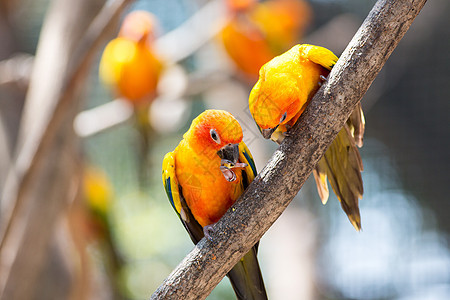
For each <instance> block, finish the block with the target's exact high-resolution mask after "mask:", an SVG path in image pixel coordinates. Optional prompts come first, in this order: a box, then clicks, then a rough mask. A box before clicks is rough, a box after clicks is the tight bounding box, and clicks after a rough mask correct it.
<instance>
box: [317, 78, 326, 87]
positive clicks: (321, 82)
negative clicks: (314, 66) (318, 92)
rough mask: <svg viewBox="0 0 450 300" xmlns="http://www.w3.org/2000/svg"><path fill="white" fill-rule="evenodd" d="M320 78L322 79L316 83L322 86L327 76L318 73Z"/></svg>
mask: <svg viewBox="0 0 450 300" xmlns="http://www.w3.org/2000/svg"><path fill="white" fill-rule="evenodd" d="M320 80H322V81H319V82H318V83H317V84H319V86H322V84H323V83H324V82H325V81H327V78H326V77H325V76H323V75H320Z"/></svg>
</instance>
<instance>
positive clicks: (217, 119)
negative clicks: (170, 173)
mask: <svg viewBox="0 0 450 300" xmlns="http://www.w3.org/2000/svg"><path fill="white" fill-rule="evenodd" d="M242 138H243V134H242V128H241V126H240V125H239V122H238V121H237V120H236V119H235V118H234V117H233V115H231V114H230V113H229V112H226V111H223V110H206V111H204V112H203V113H201V114H200V115H199V116H198V117H197V118H195V119H194V120H193V121H192V124H191V127H190V128H189V130H188V131H187V132H186V133H185V135H184V139H185V140H186V141H188V143H189V146H190V147H192V148H193V149H194V151H195V152H197V153H198V154H202V155H204V156H205V157H206V158H207V159H209V160H210V161H211V162H213V163H214V162H215V161H217V162H218V165H217V166H218V167H219V168H220V170H221V171H222V173H223V175H224V176H225V178H226V179H227V180H228V181H234V180H236V175H235V173H234V172H233V171H232V169H233V168H243V167H246V166H247V165H246V164H244V163H240V162H239V143H240V142H242Z"/></svg>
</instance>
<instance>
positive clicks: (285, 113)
mask: <svg viewBox="0 0 450 300" xmlns="http://www.w3.org/2000/svg"><path fill="white" fill-rule="evenodd" d="M286 117H287V111H285V112H284V114H283V115H282V116H281V118H280V124H281V123H283V122H284V120H286Z"/></svg>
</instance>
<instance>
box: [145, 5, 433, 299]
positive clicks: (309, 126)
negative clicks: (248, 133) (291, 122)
mask: <svg viewBox="0 0 450 300" xmlns="http://www.w3.org/2000/svg"><path fill="white" fill-rule="evenodd" d="M425 2H426V0H403V1H395V0H379V1H378V2H377V3H376V5H375V6H374V8H373V9H372V11H371V12H370V14H369V15H368V17H367V18H366V20H365V21H364V23H363V24H362V25H361V27H360V29H359V30H358V32H357V33H356V34H355V36H354V37H353V39H352V41H351V42H350V44H349V45H348V46H347V48H346V49H345V51H344V53H343V54H342V56H341V58H340V59H339V61H338V62H337V64H336V65H335V67H334V68H333V70H332V72H331V73H330V76H329V79H328V81H327V82H326V83H325V84H324V85H323V86H322V88H321V89H320V90H319V91H318V92H317V94H316V95H315V96H314V98H313V99H312V101H311V103H310V104H309V106H308V107H307V109H306V111H305V112H304V113H303V115H302V116H301V117H300V119H299V121H298V124H297V125H296V126H295V127H294V128H293V129H292V131H291V137H289V138H286V139H285V142H284V143H283V144H282V145H281V146H280V148H279V149H278V150H277V151H275V153H274V155H273V156H272V158H271V159H270V160H269V162H268V164H267V165H266V167H265V168H264V169H263V170H262V171H261V173H260V174H259V175H258V176H257V177H256V178H255V180H254V181H253V183H252V184H251V185H250V186H249V188H248V189H247V190H246V192H245V193H244V194H243V195H242V196H241V198H240V199H239V200H238V201H237V202H236V203H235V205H234V206H233V207H232V209H230V210H229V211H228V212H227V213H226V214H225V216H224V217H223V218H222V219H221V220H220V221H219V222H218V223H217V224H216V225H215V226H214V229H215V230H214V233H213V234H211V237H212V241H209V240H206V239H202V240H201V241H200V242H199V243H198V244H197V245H196V247H195V248H194V249H193V250H192V251H191V253H189V254H188V255H187V256H186V257H185V258H184V260H183V261H182V262H181V263H180V264H179V265H178V267H177V268H176V269H175V270H174V271H173V272H172V273H171V274H170V275H169V277H168V278H166V280H165V281H164V282H163V284H162V285H161V286H160V287H159V288H158V289H157V290H156V291H155V293H154V294H153V295H152V297H151V299H203V298H206V296H207V295H209V293H210V292H211V291H212V289H213V288H214V287H215V286H216V285H217V284H218V283H219V282H220V280H221V279H222V278H223V277H224V276H225V274H226V273H227V272H228V271H229V270H230V269H231V268H232V267H233V265H234V264H236V262H237V261H238V260H239V259H240V258H241V257H242V256H243V255H244V254H245V253H246V252H247V251H248V250H249V249H250V248H251V247H252V246H253V245H254V244H255V243H256V242H257V241H258V240H259V239H260V238H261V237H262V236H263V234H264V233H265V232H266V231H267V230H268V229H269V227H270V226H271V225H272V224H273V223H274V222H275V220H276V219H277V218H278V217H279V216H280V215H281V213H282V212H283V211H284V209H285V208H286V207H287V205H288V204H289V203H290V202H291V200H292V199H293V198H294V196H295V195H296V194H297V193H298V191H299V190H300V188H301V187H302V185H303V184H304V182H305V181H306V179H307V178H308V176H309V175H310V174H311V171H312V169H313V167H314V166H315V165H316V164H317V162H318V161H319V159H320V158H321V157H322V155H323V154H324V153H325V151H326V149H327V147H328V146H329V145H330V143H331V142H332V140H333V139H334V138H335V137H336V135H337V133H338V132H339V130H340V129H341V128H342V126H343V125H344V123H345V121H346V120H347V119H348V117H349V116H350V114H351V112H352V111H353V109H354V107H355V106H356V104H357V103H358V102H359V101H360V100H361V98H362V96H363V95H364V94H365V92H366V91H367V89H368V88H369V86H370V85H371V83H372V81H373V80H374V79H375V77H376V75H377V74H378V72H379V71H380V70H381V68H382V67H383V65H384V64H385V62H386V60H387V59H388V57H389V56H390V54H391V53H392V51H393V50H394V49H395V47H396V46H397V44H398V42H399V41H400V40H401V38H402V37H403V35H404V34H405V33H406V31H407V30H408V28H409V27H410V25H411V23H412V22H413V20H414V18H415V17H416V16H417V14H418V13H419V11H420V10H421V8H422V7H423V5H424V4H425Z"/></svg>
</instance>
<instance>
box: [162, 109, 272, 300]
mask: <svg viewBox="0 0 450 300" xmlns="http://www.w3.org/2000/svg"><path fill="white" fill-rule="evenodd" d="M255 176H256V168H255V163H254V161H253V158H252V155H251V154H250V151H249V150H248V148H247V146H246V145H245V144H244V142H243V141H242V129H241V126H240V125H239V123H238V121H237V120H236V119H235V118H234V117H233V116H232V115H231V114H230V113H228V112H226V111H223V110H206V111H205V112H203V113H202V114H200V115H199V116H198V117H197V118H195V119H194V120H193V121H192V124H191V127H190V128H189V130H188V131H187V132H186V133H185V134H184V136H183V140H182V141H181V142H180V143H179V144H178V146H177V147H176V148H175V150H174V151H173V152H169V153H167V154H166V156H165V157H164V161H163V166H162V180H163V183H164V188H165V190H166V193H167V196H168V198H169V201H170V204H171V205H172V206H173V208H174V209H175V211H176V212H177V214H178V216H179V217H180V220H181V222H182V223H183V225H184V227H185V228H186V230H187V231H188V233H189V235H190V237H191V239H192V241H193V242H194V243H195V244H197V243H198V242H199V241H200V240H201V239H202V238H203V237H204V236H205V235H206V236H207V237H209V234H208V232H209V230H210V228H211V225H212V224H214V223H216V222H217V221H218V220H219V219H220V218H221V217H222V216H223V215H224V214H225V212H226V211H227V210H228V209H229V208H230V207H231V205H232V204H233V203H234V202H235V201H236V200H237V199H238V198H239V196H240V195H241V194H242V193H243V192H244V190H245V189H246V187H247V186H248V185H249V184H250V182H251V181H252V180H253V179H254V177H255ZM257 251H258V244H256V245H255V246H253V248H252V249H251V250H250V251H249V252H248V253H247V254H245V256H244V257H243V258H242V259H241V260H240V261H239V262H238V263H237V264H236V265H235V266H234V267H233V269H232V270H231V271H230V272H229V273H228V274H227V276H228V277H229V279H230V281H231V284H232V286H233V289H234V291H235V293H236V296H237V298H238V299H267V295H266V291H265V287H264V282H263V279H262V275H261V271H260V269H259V264H258V260H257V258H256V254H257Z"/></svg>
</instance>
